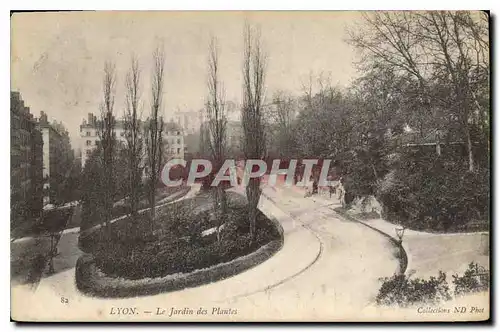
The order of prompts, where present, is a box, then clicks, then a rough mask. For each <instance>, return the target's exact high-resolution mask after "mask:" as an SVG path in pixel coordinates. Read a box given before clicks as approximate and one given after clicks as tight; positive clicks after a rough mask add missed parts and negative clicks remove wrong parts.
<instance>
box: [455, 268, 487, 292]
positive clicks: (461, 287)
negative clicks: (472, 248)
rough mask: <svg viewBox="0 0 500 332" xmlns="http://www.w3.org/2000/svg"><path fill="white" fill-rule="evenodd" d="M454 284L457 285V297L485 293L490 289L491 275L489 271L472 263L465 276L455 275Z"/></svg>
mask: <svg viewBox="0 0 500 332" xmlns="http://www.w3.org/2000/svg"><path fill="white" fill-rule="evenodd" d="M452 277H453V284H454V285H455V295H464V294H468V293H475V292H484V291H487V290H488V289H489V287H490V274H489V271H488V270H487V269H485V268H484V267H482V266H480V265H478V264H477V263H474V262H471V263H470V264H469V267H468V268H467V270H465V272H464V274H463V276H459V275H458V274H455V275H453V276H452Z"/></svg>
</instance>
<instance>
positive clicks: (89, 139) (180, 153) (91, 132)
mask: <svg viewBox="0 0 500 332" xmlns="http://www.w3.org/2000/svg"><path fill="white" fill-rule="evenodd" d="M99 123H100V122H99V120H98V119H97V117H96V116H95V115H94V114H93V113H89V114H88V116H87V119H84V120H83V121H82V124H81V125H80V150H81V161H82V168H83V167H85V163H86V161H87V160H88V158H89V157H90V155H91V154H92V151H93V150H94V149H95V148H96V147H97V146H98V144H99V141H100V138H99ZM143 127H144V125H143ZM114 129H115V137H116V139H117V141H118V142H120V143H122V144H123V146H126V144H127V139H126V136H125V135H126V130H125V124H124V122H123V120H117V121H115V128H114ZM143 142H144V143H145V140H143ZM163 146H164V151H163V153H164V157H165V159H166V160H169V159H173V158H179V159H184V152H185V150H186V147H185V143H184V132H183V130H182V128H181V127H180V126H179V125H178V124H176V123H174V122H167V123H165V127H164V130H163ZM143 151H146V147H144V148H143Z"/></svg>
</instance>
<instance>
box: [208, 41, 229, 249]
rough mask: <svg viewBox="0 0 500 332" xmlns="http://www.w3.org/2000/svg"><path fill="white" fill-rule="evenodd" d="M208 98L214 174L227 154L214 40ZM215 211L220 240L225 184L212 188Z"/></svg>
mask: <svg viewBox="0 0 500 332" xmlns="http://www.w3.org/2000/svg"><path fill="white" fill-rule="evenodd" d="M207 85H208V98H207V102H206V117H207V122H208V123H207V125H208V139H207V141H208V147H209V150H210V155H211V158H212V165H213V170H214V172H218V171H219V170H220V168H221V167H222V165H223V164H224V157H225V153H226V125H227V118H226V112H225V106H226V104H225V91H224V87H223V86H222V84H221V82H220V81H219V52H218V46H217V40H216V39H215V38H212V40H211V41H210V45H209V55H208V82H207ZM212 194H213V201H214V211H215V215H216V216H217V222H218V226H217V239H218V240H220V230H221V226H222V225H224V222H225V218H226V212H227V198H226V192H225V190H224V184H223V183H219V184H218V186H217V187H216V188H212Z"/></svg>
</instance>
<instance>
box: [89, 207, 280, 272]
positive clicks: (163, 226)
mask: <svg viewBox="0 0 500 332" xmlns="http://www.w3.org/2000/svg"><path fill="white" fill-rule="evenodd" d="M175 206H177V205H175ZM245 211H246V209H245V208H243V207H235V208H230V209H229V211H228V216H230V218H228V219H229V220H232V222H228V223H227V224H226V225H227V226H226V227H227V229H226V227H225V228H224V231H223V232H222V233H221V235H222V236H221V240H220V241H219V242H217V241H216V240H212V241H208V240H207V237H205V238H201V237H200V236H199V234H201V232H202V231H203V230H205V229H208V228H210V227H213V226H214V225H211V224H210V223H209V222H208V221H207V220H206V218H203V215H204V213H200V214H198V215H196V216H193V215H190V214H189V213H188V212H189V209H187V206H185V207H184V208H183V207H182V206H181V204H179V206H177V208H172V207H169V209H165V211H164V214H163V215H162V216H161V217H159V218H158V220H157V224H156V225H155V226H154V227H153V229H152V228H151V225H150V224H149V220H147V219H144V220H140V221H136V224H137V227H136V229H134V232H133V233H131V232H128V231H127V224H129V223H130V222H128V221H125V220H124V221H120V222H118V223H116V224H112V225H111V227H112V229H111V231H110V232H109V233H108V232H106V231H105V230H102V231H98V232H96V234H95V235H93V236H92V235H91V237H92V240H89V239H87V240H86V241H85V242H86V243H91V242H93V244H92V245H91V248H89V247H87V248H85V249H86V250H87V251H88V252H91V253H92V254H93V255H94V256H95V263H96V266H97V267H98V268H99V269H100V270H101V271H103V272H104V273H105V274H107V275H109V276H112V277H124V278H127V279H142V278H146V277H150V278H154V277H161V276H165V275H168V274H173V273H179V272H181V273H187V272H191V271H194V270H197V269H202V268H207V267H210V266H212V265H216V264H219V263H224V262H228V261H231V260H234V259H235V258H237V257H240V256H244V255H247V254H250V253H251V252H254V251H255V250H257V249H258V248H260V247H261V246H263V245H265V244H267V243H269V242H271V241H273V240H277V239H279V238H280V234H279V232H278V230H276V229H275V226H274V225H273V224H272V222H271V221H270V220H269V219H268V218H267V217H266V216H265V215H264V214H262V213H261V212H260V211H259V212H258V214H257V225H256V226H257V227H256V237H255V241H253V242H252V241H250V238H249V236H248V232H246V233H245V232H244V231H245V228H243V227H241V225H243V224H248V222H245V221H246V220H247V219H246V218H247V215H248V214H247V213H245ZM234 218H244V219H243V220H235V219H234Z"/></svg>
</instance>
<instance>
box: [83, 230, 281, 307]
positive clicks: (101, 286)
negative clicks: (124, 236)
mask: <svg viewBox="0 0 500 332" xmlns="http://www.w3.org/2000/svg"><path fill="white" fill-rule="evenodd" d="M282 246H283V238H281V239H280V240H275V241H271V242H269V243H268V244H266V245H264V246H262V247H261V248H259V249H258V250H256V251H254V252H252V253H250V254H248V255H246V256H242V257H239V258H236V259H234V260H232V261H230V262H226V263H221V264H217V265H214V266H211V267H209V268H205V269H200V270H195V271H193V272H190V273H176V274H172V275H167V276H165V277H160V278H154V279H151V278H146V279H140V280H126V279H123V278H111V277H108V276H106V275H104V274H103V273H102V272H100V271H99V270H98V269H97V268H96V266H95V263H94V257H93V256H92V255H91V254H84V255H83V256H81V257H80V258H79V259H78V261H77V263H76V269H75V278H76V285H77V287H78V289H79V290H80V291H82V292H84V293H86V294H89V295H92V296H95V297H112V298H120V297H134V296H145V295H154V294H158V293H162V292H171V291H176V290H180V289H184V288H188V287H196V286H200V285H203V284H207V283H212V282H215V281H219V280H222V279H226V278H228V277H231V276H233V275H235V274H238V273H241V272H243V271H245V270H248V269H250V268H252V267H254V266H256V265H258V264H260V263H262V262H264V261H266V260H267V259H269V258H270V257H271V256H272V255H274V254H275V253H276V252H277V251H279V250H280V249H281V247H282Z"/></svg>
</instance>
